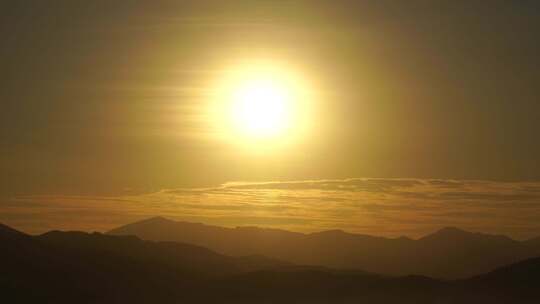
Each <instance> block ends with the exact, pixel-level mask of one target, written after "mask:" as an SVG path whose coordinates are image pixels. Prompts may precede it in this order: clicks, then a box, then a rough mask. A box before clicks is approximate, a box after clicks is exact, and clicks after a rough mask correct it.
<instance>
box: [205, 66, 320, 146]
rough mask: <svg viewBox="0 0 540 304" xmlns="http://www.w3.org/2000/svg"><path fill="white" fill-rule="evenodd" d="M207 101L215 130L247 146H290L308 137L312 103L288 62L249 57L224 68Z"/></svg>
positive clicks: (228, 138) (232, 140)
mask: <svg viewBox="0 0 540 304" xmlns="http://www.w3.org/2000/svg"><path fill="white" fill-rule="evenodd" d="M216 81H217V85H216V90H215V94H214V95H213V99H212V100H213V101H212V104H211V107H210V108H211V111H212V113H211V116H210V117H211V121H212V124H213V125H214V130H215V132H216V133H215V134H216V135H218V136H219V137H220V138H223V139H225V140H226V141H227V142H231V143H234V144H235V145H240V146H242V147H245V148H248V149H249V150H256V151H269V150H275V149H277V148H281V147H284V146H289V145H290V144H292V143H295V142H298V140H299V139H301V138H302V137H303V136H305V135H306V133H307V132H306V130H307V129H308V125H309V123H308V122H309V121H310V120H311V119H310V118H311V116H312V108H313V103H312V102H311V100H312V96H311V94H310V93H309V92H310V90H309V89H308V87H309V86H307V84H306V83H307V82H306V81H305V78H304V77H301V76H300V73H298V72H296V70H295V69H293V68H292V67H290V66H287V65H282V64H279V63H276V62H274V61H249V62H247V61H246V62H243V63H238V64H235V65H233V66H232V67H229V68H228V69H223V73H221V74H220V78H219V79H216Z"/></svg>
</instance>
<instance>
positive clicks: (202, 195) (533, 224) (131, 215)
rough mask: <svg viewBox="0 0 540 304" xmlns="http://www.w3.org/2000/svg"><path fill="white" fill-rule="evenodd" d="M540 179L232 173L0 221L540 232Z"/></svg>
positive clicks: (75, 200)
mask: <svg viewBox="0 0 540 304" xmlns="http://www.w3.org/2000/svg"><path fill="white" fill-rule="evenodd" d="M539 189H540V182H497V181H482V180H440V179H385V178H350V179H341V180H338V179H332V180H330V179H327V180H299V181H272V182H257V183H253V182H229V183H225V184H223V185H220V186H217V187H210V188H187V189H163V190H161V191H158V192H155V193H146V194H133V195H124V196H118V197H95V196H25V197H16V198H13V199H11V200H9V201H6V202H4V203H2V204H0V221H4V222H6V223H8V224H12V225H14V226H15V227H17V228H20V229H23V230H26V231H29V232H34V233H38V232H44V231H46V230H49V229H53V228H54V229H81V230H107V229H111V228H113V227H115V226H117V225H122V224H125V223H128V222H131V221H135V220H139V219H143V218H146V217H151V216H156V215H162V216H166V217H169V218H173V219H177V220H185V221H195V222H204V223H208V224H215V225H225V226H242V225H249V226H265V227H274V228H282V229H289V230H295V231H301V232H310V231H320V230H325V229H343V230H345V231H350V232H357V233H365V234H374V235H385V236H400V235H408V236H411V237H419V236H422V235H424V234H426V233H430V232H432V231H433V230H435V229H438V228H440V227H443V226H459V227H462V228H465V229H469V230H474V231H483V232H489V233H502V234H509V235H511V236H513V237H516V238H528V237H533V236H536V235H540V224H539V223H540V191H539Z"/></svg>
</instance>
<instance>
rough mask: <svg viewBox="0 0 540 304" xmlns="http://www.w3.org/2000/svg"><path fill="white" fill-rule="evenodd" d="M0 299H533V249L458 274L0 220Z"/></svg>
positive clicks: (539, 272) (536, 268) (539, 270)
mask: <svg viewBox="0 0 540 304" xmlns="http://www.w3.org/2000/svg"><path fill="white" fill-rule="evenodd" d="M0 228H1V229H0V244H1V248H2V250H1V251H0V259H1V261H2V276H0V286H1V287H0V288H1V294H2V299H3V300H6V303H252V304H253V303H332V304H333V303H385V304H387V303H400V304H402V303H415V304H421V303H538V301H539V300H540V296H539V295H538V290H537V286H538V284H539V283H540V258H535V259H529V260H525V261H522V262H519V263H516V264H512V265H509V266H505V267H503V268H499V269H497V270H495V271H492V272H490V273H487V274H484V275H480V276H476V277H473V278H470V279H464V280H459V281H440V280H435V279H430V278H427V277H423V276H403V277H385V276H381V275H375V274H369V273H364V272H360V271H338V270H332V269H329V268H324V267H310V266H295V265H291V264H288V263H285V262H281V261H278V260H273V259H268V258H265V257H262V256H246V257H230V256H225V255H221V254H218V253H216V252H213V251H211V250H208V249H205V248H202V247H199V246H194V245H188V244H182V243H174V242H153V241H143V240H141V239H139V238H137V237H134V236H111V235H103V234H100V233H92V234H89V233H84V232H60V231H52V232H48V233H45V234H43V235H40V236H29V235H26V234H23V233H21V232H18V231H16V230H13V229H11V228H9V227H7V226H0Z"/></svg>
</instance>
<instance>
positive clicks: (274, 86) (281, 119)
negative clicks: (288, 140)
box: [230, 78, 293, 137]
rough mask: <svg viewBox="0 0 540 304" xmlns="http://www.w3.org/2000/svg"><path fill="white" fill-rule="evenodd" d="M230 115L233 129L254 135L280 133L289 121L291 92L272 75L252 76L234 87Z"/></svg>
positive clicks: (262, 135)
mask: <svg viewBox="0 0 540 304" xmlns="http://www.w3.org/2000/svg"><path fill="white" fill-rule="evenodd" d="M233 93H234V95H233V102H232V106H231V113H230V119H231V122H232V124H233V126H234V128H235V129H236V131H238V132H240V133H243V134H245V135H249V136H254V137H269V136H278V135H280V134H282V132H284V131H285V130H286V129H287V128H288V127H290V123H291V118H292V117H291V115H292V114H293V113H291V112H292V110H293V109H292V104H291V100H290V98H291V92H289V90H288V89H287V88H286V87H285V86H284V85H283V84H281V83H278V82H276V81H275V80H272V79H265V78H255V79H249V80H247V81H246V82H244V83H239V85H238V87H237V88H236V89H234V92H233Z"/></svg>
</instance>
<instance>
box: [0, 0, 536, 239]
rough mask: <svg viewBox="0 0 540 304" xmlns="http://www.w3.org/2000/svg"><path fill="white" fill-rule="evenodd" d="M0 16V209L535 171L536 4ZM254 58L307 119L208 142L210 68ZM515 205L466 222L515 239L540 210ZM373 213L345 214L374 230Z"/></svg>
mask: <svg viewBox="0 0 540 304" xmlns="http://www.w3.org/2000/svg"><path fill="white" fill-rule="evenodd" d="M0 17H1V18H0V20H1V21H0V35H1V37H2V42H1V44H0V67H1V84H0V86H1V89H0V102H1V105H2V110H1V111H0V154H1V157H0V167H1V169H2V170H1V171H2V174H1V176H0V197H2V199H3V203H2V202H0V204H3V205H0V207H2V208H4V209H3V210H4V211H3V212H4V213H3V215H4V216H3V217H0V221H2V220H13V219H14V218H16V217H17V216H16V215H13V214H12V213H13V212H15V213H16V210H15V209H13V208H30V209H31V207H29V206H31V205H25V204H23V203H22V201H25V202H28V200H21V198H22V197H28V196H34V197H35V196H36V195H38V196H43V195H52V196H56V197H65V196H73V195H77V196H86V197H87V198H91V197H94V196H99V197H125V196H133V195H139V194H144V195H154V194H155V195H157V194H159V193H162V191H165V190H163V189H178V188H194V187H209V188H212V187H219V185H221V184H224V183H227V182H231V181H248V182H255V181H257V182H268V181H297V182H302V181H306V180H318V181H320V180H328V179H331V180H347V179H349V178H355V177H378V178H384V179H387V180H388V179H396V178H397V179H402V178H416V179H420V180H423V181H427V180H431V179H442V180H450V179H451V180H482V181H483V182H482V183H491V182H487V181H486V180H491V181H494V182H495V183H498V182H502V181H512V182H514V183H510V184H511V185H512V187H514V186H515V187H517V188H516V189H518V188H519V189H521V188H520V187H521V186H522V185H523V184H522V183H524V182H525V184H526V185H528V183H527V182H534V181H536V180H540V157H539V155H540V141H539V140H538V135H537V133H538V130H540V101H539V98H540V59H539V57H538V54H540V39H539V38H538V37H540V5H538V2H537V1H496V0H493V1H480V0H478V1H474V0H473V1H384V0H383V1H380V0H378V1H375V0H373V1H200V0H197V1H3V2H2V4H1V5H0ZM249 60H271V61H272V62H277V63H279V64H281V65H283V66H286V67H289V68H290V69H291V70H294V71H295V72H296V73H299V74H301V75H304V76H305V81H306V82H308V83H309V84H310V86H309V89H310V91H311V93H312V96H313V102H312V106H313V109H312V111H313V113H312V115H311V116H310V119H311V121H312V128H311V129H310V130H309V132H306V134H305V136H303V137H302V138H301V139H298V140H297V141H295V142H292V143H290V144H288V145H287V147H285V148H280V149H275V151H272V152H268V153H252V151H250V150H249V149H243V148H241V147H238V146H237V145H233V144H231V143H229V142H226V141H223V140H219V139H218V138H216V137H215V136H213V135H214V133H215V131H216V130H215V127H216V126H215V124H213V123H212V121H210V120H211V119H212V117H208V116H207V115H206V114H207V111H208V107H209V102H208V100H209V98H210V97H209V96H213V94H215V89H216V88H215V84H216V79H220V77H223V75H224V74H226V72H227V69H228V68H231V67H234V66H235V65H239V64H241V63H242V62H245V61H249ZM462 182H463V183H468V182H467V181H462ZM503 184H505V183H503ZM533 184H534V183H533ZM534 185H536V184H534ZM534 187H537V186H534ZM531 189H532V188H531ZM534 189H536V190H531V191H538V189H537V188H534ZM514 190H515V189H514ZM514 190H512V191H514ZM160 191H161V192H160ZM415 191H421V189H420V190H419V189H415ZM475 191H477V192H479V193H484V192H483V190H482V191H480V190H478V189H476V190H475ZM490 191H491V190H490ZM493 191H494V190H493ZM515 191H518V192H519V191H520V190H515ZM449 192H450V191H449ZM496 192H497V193H498V194H500V192H499V190H497V191H496ZM488 193H490V192H489V191H488ZM484 194H485V193H484ZM288 195H290V193H289V194H288ZM293 198H294V195H293ZM514 200H515V201H517V202H519V203H523V200H522V199H521V198H519V197H515V198H514ZM514 200H513V201H514ZM33 201H34V202H35V200H33ZM202 201H204V200H202ZM216 201H220V200H216ZM292 201H294V199H293V200H292ZM323 201H324V200H323V198H321V201H320V202H321V203H322V202H323ZM352 201H353V202H356V203H357V204H363V203H365V201H366V198H365V197H363V198H362V197H360V196H359V197H355V198H354V199H353V200H352ZM489 201H490V200H489V195H488V196H483V197H481V198H480V197H477V201H475V199H474V198H472V199H469V200H467V202H468V204H472V206H471V208H472V209H471V210H473V209H474V210H475V212H479V213H482V212H484V213H483V214H486V213H485V212H487V217H489V215H490V213H489V212H488V211H486V210H495V211H493V212H495V213H494V214H495V215H496V214H504V213H500V212H502V210H507V209H504V208H513V207H508V205H505V206H504V208H503V207H501V208H502V209H498V208H496V207H495V206H496V202H497V201H498V200H497V199H494V200H493V202H491V203H493V204H495V205H494V206H490V207H489V208H488V209H482V211H478V210H476V209H477V207H478V206H484V205H483V204H484V203H488V204H491V203H490V202H489ZM14 202H18V203H17V204H15V203H14ZM220 202H221V201H220ZM398 202H401V203H403V204H405V203H404V202H403V200H401V199H400V198H396V201H395V202H394V203H398ZM506 202H508V201H506ZM205 203H206V204H213V203H214V202H213V201H212V200H211V199H210V201H205ZM225 203H227V204H228V203H230V201H223V204H225ZM246 203H249V201H247V202H246ZM298 203H300V202H298ZM13 204H15V205H13ZM27 204H30V203H27ZM156 204H158V203H156ZM411 204H412V205H414V206H415V208H418V205H417V204H416V203H412V202H411ZM440 204H450V203H445V202H444V201H443V200H442V199H441V200H440ZM516 204H517V203H516ZM527 204H529V205H527V206H529V207H530V208H537V207H536V206H537V205H540V201H539V199H538V198H537V197H536V196H534V197H533V198H530V197H529V198H527ZM53 205H54V204H53ZM53 205H50V206H53ZM158 205H159V204H158ZM370 206H372V207H370V208H374V209H377V208H378V207H377V205H376V204H375V203H373V204H372V205H370ZM444 206H449V205H444ZM509 206H513V205H509ZM357 207H358V206H357ZM484 207H485V206H484ZM6 208H7V209H6ZM51 208H52V207H51ZM478 208H480V207H478ZM482 208H483V207H482ZM8 209H9V210H10V211H9V212H11V213H10V214H11V215H10V216H9V217H8V216H7V211H5V210H8ZM53 209H54V208H53ZM450 209H452V208H451V207H449V210H450ZM14 210H15V211H14ZM20 210H23V209H20ZM26 210H27V209H26ZM54 210H57V209H54ZM103 210H107V209H103ZM145 210H146V211H144V212H142V213H139V214H141V215H142V214H144V215H146V214H149V215H150V213H151V212H148V211H149V210H152V209H145ZM179 210H180V209H179ZM336 210H337V209H336ZM340 210H341V209H340ZM381 210H382V208H381ZM452 210H453V209H452ZM511 210H512V212H514V213H516V214H518V213H519V212H520V211H519V210H523V209H520V208H519V207H515V209H511ZM534 210H536V209H534ZM157 211H159V210H157ZM157 211H156V212H157ZM409 211H410V210H409ZM424 211H426V210H424ZM454 211H455V210H454ZM529 211H530V210H529ZM51 212H53V211H51ZM104 212H105V211H104ZM160 212H162V211H160ZM336 212H337V211H336ZM449 212H450V211H449ZM456 212H457V211H456ZM523 212H524V213H519V214H518V215H516V217H515V218H512V219H511V221H512V224H510V222H506V221H502V220H501V221H492V222H490V223H489V224H486V222H485V221H484V220H483V219H482V218H481V216H480V215H479V216H478V221H476V222H475V223H476V224H472V222H471V223H464V224H467V225H468V226H469V227H472V228H477V229H484V228H486V227H487V228H486V229H488V230H490V231H499V232H501V231H509V232H511V233H515V234H516V235H520V236H524V235H525V234H526V233H525V231H524V229H530V228H531V227H533V226H534V222H538V218H535V219H534V221H533V220H532V219H531V218H526V216H525V215H526V214H527V213H526V212H525V211H523ZM535 212H536V211H535ZM20 214H26V213H24V212H23V213H20ZM455 214H458V213H455ZM533 214H534V213H533ZM539 214H540V213H539ZM176 215H177V217H181V216H179V215H178V214H176ZM21 216H22V215H21ZM21 216H19V220H20V219H21ZM364 216H365V215H364ZM466 216H471V215H464V216H463V217H460V216H455V217H453V218H454V219H455V220H454V222H457V223H458V224H459V223H460V220H465V218H466ZM531 216H533V215H531ZM133 217H137V216H136V215H133ZM364 218H365V217H364ZM218 222H219V221H216V223H218ZM345 222H346V221H345ZM352 222H353V221H350V222H348V223H352ZM446 222H452V221H451V220H448V221H446ZM446 222H445V223H446ZM36 223H37V222H34V223H33V224H31V225H30V224H28V225H29V226H27V227H31V226H32V225H36ZM63 223H65V222H63ZM115 223H116V222H115ZM241 223H242V221H239V224H241ZM228 224H234V223H232V222H229V223H228ZM249 224H257V223H256V222H253V221H252V222H249ZM261 224H265V222H261ZM284 224H287V223H284ZM368 224H369V225H372V226H370V227H372V228H370V229H359V228H358V227H356V228H355V227H354V225H352V224H344V223H340V224H339V225H338V226H339V227H342V228H345V229H346V228H347V227H349V228H350V229H349V230H356V231H368V230H369V231H370V232H374V233H375V232H377V229H375V228H373V227H375V226H377V224H376V223H374V222H372V221H371V222H369V223H368V222H366V225H368ZM347 225H349V226H347ZM351 225H352V226H351ZM358 225H362V224H361V223H358ZM385 225H386V224H385ZM396 225H397V224H396ZM433 225H435V224H433ZM285 226H294V223H293V224H290V225H289V224H287V225H285ZM300 226H302V227H297V228H299V229H303V230H309V229H310V228H309V227H310V226H309V225H300ZM327 226H328V227H330V226H332V225H326V224H324V225H323V224H321V223H319V222H317V224H316V225H314V226H312V228H313V227H315V228H320V227H327ZM398 226H399V225H398ZM398 226H396V227H398ZM100 227H104V226H103V225H101V226H100ZM399 227H401V226H399ZM403 227H405V226H403ZM430 227H431V226H430ZM518 227H521V228H518ZM534 227H537V226H534ZM534 227H533V228H534ZM32 229H34V230H36V231H37V230H43V229H42V228H36V227H34V226H32ZM378 229H380V231H381V233H386V231H387V230H388V229H386V228H385V229H386V230H384V229H382V228H381V227H379V228H378ZM403 229H405V228H403ZM406 229H408V231H412V232H411V233H413V234H414V233H420V232H423V231H425V230H427V228H426V229H423V228H421V227H420V226H418V225H416V226H414V227H413V226H410V227H409V226H408V227H407V228H406ZM505 229H506V230H505ZM520 229H522V230H520ZM535 229H536V228H535ZM346 230H347V229H346ZM394 230H395V229H394ZM395 232H396V231H389V232H388V233H390V234H393V233H395Z"/></svg>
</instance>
